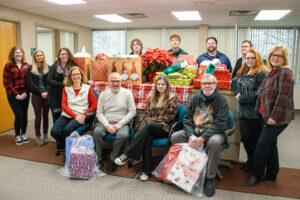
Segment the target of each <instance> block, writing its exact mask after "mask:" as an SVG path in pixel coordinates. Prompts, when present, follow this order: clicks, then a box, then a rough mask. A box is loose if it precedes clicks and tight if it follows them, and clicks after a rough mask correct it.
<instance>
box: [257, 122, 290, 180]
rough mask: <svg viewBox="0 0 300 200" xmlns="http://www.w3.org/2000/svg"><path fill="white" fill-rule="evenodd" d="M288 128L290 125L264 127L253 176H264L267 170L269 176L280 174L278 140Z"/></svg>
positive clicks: (258, 145) (259, 140) (259, 141)
mask: <svg viewBox="0 0 300 200" xmlns="http://www.w3.org/2000/svg"><path fill="white" fill-rule="evenodd" d="M287 126H288V124H284V125H273V126H270V125H267V124H265V125H264V127H263V129H262V133H261V135H260V137H259V139H258V143H257V146H256V150H255V152H254V157H253V161H252V174H253V175H254V176H257V177H260V176H262V175H264V173H265V169H266V175H267V176H270V175H276V174H277V173H278V172H279V159H278V149H277V139H278V136H279V135H280V134H281V133H282V131H283V130H284V129H285V128H286V127H287Z"/></svg>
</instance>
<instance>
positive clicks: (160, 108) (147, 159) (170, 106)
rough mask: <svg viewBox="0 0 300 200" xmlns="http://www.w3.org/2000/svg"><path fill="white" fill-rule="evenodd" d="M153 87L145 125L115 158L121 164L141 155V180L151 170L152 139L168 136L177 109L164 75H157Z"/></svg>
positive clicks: (175, 100) (147, 176) (176, 101)
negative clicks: (122, 152)
mask: <svg viewBox="0 0 300 200" xmlns="http://www.w3.org/2000/svg"><path fill="white" fill-rule="evenodd" d="M154 88H155V89H154V94H153V95H152V96H151V97H150V98H149V100H148V103H147V108H146V115H145V121H146V125H145V126H144V127H143V128H142V130H141V131H140V132H139V133H138V135H137V136H136V138H135V139H134V140H133V141H132V143H131V144H130V145H129V146H128V147H127V148H126V150H125V152H124V154H122V155H121V156H120V157H118V158H116V159H115V163H116V164H117V165H123V164H125V163H126V162H127V161H128V160H129V159H130V158H131V159H134V160H139V158H140V157H141V155H142V156H143V166H142V173H141V176H140V179H141V180H143V181H146V180H148V178H149V176H150V174H151V171H152V170H153V162H152V149H151V144H152V141H153V139H155V138H165V137H168V133H169V130H170V128H171V126H172V125H173V123H175V116H176V114H177V109H178V100H177V97H176V96H172V95H170V92H169V80H168V78H167V77H166V76H160V77H158V79H157V80H156V83H155V87H154Z"/></svg>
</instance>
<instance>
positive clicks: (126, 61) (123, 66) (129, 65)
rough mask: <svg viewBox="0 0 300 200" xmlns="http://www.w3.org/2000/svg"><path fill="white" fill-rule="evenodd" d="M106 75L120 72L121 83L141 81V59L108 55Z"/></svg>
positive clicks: (139, 82)
mask: <svg viewBox="0 0 300 200" xmlns="http://www.w3.org/2000/svg"><path fill="white" fill-rule="evenodd" d="M107 69H108V72H107V74H108V76H109V75H110V74H111V73H113V72H118V73H119V74H121V80H122V83H130V84H141V83H142V59H141V58H140V57H137V58H132V57H130V58H121V57H110V58H109V59H108V67H107Z"/></svg>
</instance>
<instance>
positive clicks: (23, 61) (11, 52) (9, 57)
mask: <svg viewBox="0 0 300 200" xmlns="http://www.w3.org/2000/svg"><path fill="white" fill-rule="evenodd" d="M18 49H19V50H20V51H21V52H22V54H23V57H22V59H21V63H22V65H24V64H25V63H26V61H25V52H24V50H23V49H22V48H21V47H18V46H14V47H13V48H11V50H10V52H9V54H8V60H9V62H10V63H16V60H15V57H14V54H15V51H17V50H18Z"/></svg>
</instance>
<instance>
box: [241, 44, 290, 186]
mask: <svg viewBox="0 0 300 200" xmlns="http://www.w3.org/2000/svg"><path fill="white" fill-rule="evenodd" d="M267 63H268V67H270V69H271V72H270V73H269V74H268V76H267V78H266V79H265V80H264V81H263V82H262V84H261V86H260V88H259V89H258V92H257V96H258V98H257V102H256V109H257V110H258V111H259V112H260V113H261V115H262V118H263V120H264V123H265V125H264V126H263V129H262V133H261V135H260V137H259V140H258V143H257V146H256V150H255V153H254V157H253V161H252V175H251V176H250V178H249V180H248V181H247V182H246V183H245V185H246V186H253V185H255V184H257V183H258V182H259V180H261V179H264V180H269V181H274V182H275V181H276V178H277V173H278V172H279V159H278V149H277V139H278V136H279V135H280V134H281V133H282V132H283V131H284V129H285V128H286V127H287V126H288V124H289V123H290V122H291V121H292V120H293V119H294V100H293V99H294V97H293V94H294V79H293V72H292V70H291V69H289V65H290V64H289V61H288V53H287V49H286V47H285V46H283V45H277V46H275V47H274V48H273V49H272V50H271V51H270V53H269V55H268V58H267Z"/></svg>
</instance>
